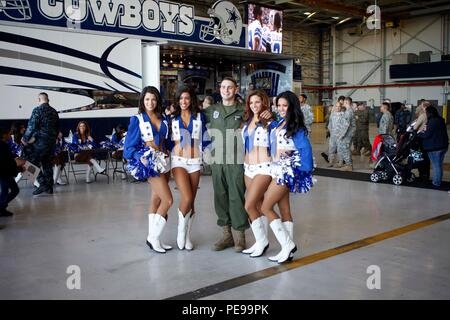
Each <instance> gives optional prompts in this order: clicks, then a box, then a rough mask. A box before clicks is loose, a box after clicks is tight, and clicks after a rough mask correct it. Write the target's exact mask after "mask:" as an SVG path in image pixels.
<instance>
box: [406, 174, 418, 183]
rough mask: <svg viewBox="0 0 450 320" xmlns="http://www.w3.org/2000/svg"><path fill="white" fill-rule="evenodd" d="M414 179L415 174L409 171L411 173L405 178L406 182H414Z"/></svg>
mask: <svg viewBox="0 0 450 320" xmlns="http://www.w3.org/2000/svg"><path fill="white" fill-rule="evenodd" d="M415 180H416V175H415V174H414V173H412V172H411V174H410V175H409V178H408V179H406V181H408V182H410V183H411V182H414V181H415Z"/></svg>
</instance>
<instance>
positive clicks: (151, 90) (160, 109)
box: [139, 86, 164, 118]
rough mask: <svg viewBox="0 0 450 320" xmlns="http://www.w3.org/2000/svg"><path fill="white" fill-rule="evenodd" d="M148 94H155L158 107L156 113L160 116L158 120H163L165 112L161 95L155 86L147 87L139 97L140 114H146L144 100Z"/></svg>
mask: <svg viewBox="0 0 450 320" xmlns="http://www.w3.org/2000/svg"><path fill="white" fill-rule="evenodd" d="M147 93H150V94H153V95H154V96H155V97H156V101H157V105H156V108H155V110H154V112H155V114H156V115H157V116H158V118H161V117H162V114H163V112H164V108H163V104H162V99H161V94H160V93H159V90H158V89H156V88H155V87H153V86H147V87H145V88H144V89H142V92H141V95H140V96H139V113H145V112H146V111H145V106H144V98H145V95H146V94H147Z"/></svg>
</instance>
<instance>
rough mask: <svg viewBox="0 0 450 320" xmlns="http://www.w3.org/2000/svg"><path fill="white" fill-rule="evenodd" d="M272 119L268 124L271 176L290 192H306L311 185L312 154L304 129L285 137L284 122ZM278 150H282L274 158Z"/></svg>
mask: <svg viewBox="0 0 450 320" xmlns="http://www.w3.org/2000/svg"><path fill="white" fill-rule="evenodd" d="M283 122H284V119H282V120H281V121H274V122H272V123H271V124H270V130H271V131H270V152H271V156H272V159H274V160H273V162H272V168H271V170H272V171H271V173H272V178H273V179H276V182H277V184H279V185H285V186H286V187H287V188H288V189H289V191H290V192H294V193H296V192H298V193H306V192H308V191H309V190H310V189H311V187H312V186H313V178H312V171H313V154H312V147H311V143H310V142H309V139H308V137H307V135H306V131H305V129H300V130H299V131H297V132H296V133H295V134H294V135H293V136H292V137H290V138H286V137H285V134H286V128H285V126H286V125H285V124H284V125H283V128H282V129H281V130H279V131H278V132H277V128H278V127H279V126H280V125H282V124H283ZM277 150H278V151H283V153H285V154H282V155H281V156H280V158H279V159H277V160H275V159H276V155H277Z"/></svg>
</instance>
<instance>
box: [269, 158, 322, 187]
mask: <svg viewBox="0 0 450 320" xmlns="http://www.w3.org/2000/svg"><path fill="white" fill-rule="evenodd" d="M279 166H280V169H279V170H280V171H279V174H278V177H277V184H279V185H285V186H286V187H287V188H288V189H289V191H290V192H294V193H307V192H308V191H309V190H311V188H312V186H313V177H312V172H311V171H303V170H301V157H300V153H299V152H298V151H295V152H294V153H293V154H292V155H291V156H283V155H282V156H281V157H280V160H279Z"/></svg>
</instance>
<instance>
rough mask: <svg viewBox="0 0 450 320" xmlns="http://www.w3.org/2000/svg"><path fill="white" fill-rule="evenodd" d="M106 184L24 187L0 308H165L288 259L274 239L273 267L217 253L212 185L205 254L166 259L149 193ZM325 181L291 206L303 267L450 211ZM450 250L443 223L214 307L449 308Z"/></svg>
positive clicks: (387, 189)
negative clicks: (26, 303) (150, 233)
mask: <svg viewBox="0 0 450 320" xmlns="http://www.w3.org/2000/svg"><path fill="white" fill-rule="evenodd" d="M99 179H100V181H98V182H96V183H93V184H89V185H86V184H84V183H82V182H79V183H78V184H74V183H72V184H70V185H68V186H58V187H57V188H56V192H55V194H54V195H47V196H41V197H34V198H33V197H32V196H31V192H32V188H31V186H26V185H22V192H21V194H20V195H19V197H18V199H17V200H15V201H14V202H13V203H12V204H11V206H10V209H11V211H14V212H15V213H16V215H15V216H14V217H12V218H1V219H0V225H1V226H2V227H1V230H0V257H1V258H0V259H1V263H0V299H163V298H168V297H172V296H175V295H179V294H183V293H185V292H189V291H192V290H196V289H199V288H203V287H205V286H209V285H214V284H216V283H218V282H221V281H226V280H228V279H231V278H235V277H238V276H242V275H246V274H250V273H253V272H255V271H259V270H263V269H266V268H268V267H272V266H274V265H276V264H274V263H272V262H270V261H269V260H267V258H266V256H267V255H272V254H275V253H276V252H277V251H278V250H279V246H278V244H277V242H276V240H275V239H274V237H273V234H272V233H271V232H270V243H271V247H270V248H269V250H268V252H267V253H266V256H265V257H261V258H257V259H252V258H249V257H248V256H245V255H243V254H238V253H235V252H234V251H233V250H232V249H228V250H225V251H223V252H214V251H212V250H211V249H210V248H211V246H212V244H213V243H214V242H215V241H216V240H217V239H218V237H219V236H220V233H221V230H220V229H219V228H218V227H217V226H216V217H215V214H214V211H213V204H212V201H211V199H212V183H211V178H210V177H208V176H204V177H202V179H201V184H200V190H199V197H198V199H197V202H196V206H197V208H198V209H197V210H198V217H197V220H196V223H195V225H194V227H193V232H192V238H193V241H194V242H195V245H196V248H195V250H194V251H192V252H187V251H179V250H178V249H174V250H172V251H170V252H168V253H167V254H165V255H161V254H156V253H154V252H151V251H150V250H149V249H148V247H147V246H146V245H145V237H146V234H147V216H146V212H147V205H148V192H149V189H148V186H147V185H146V184H144V183H127V182H125V181H119V182H118V181H116V182H115V183H111V184H109V185H107V184H106V182H105V180H104V177H100V178H99ZM317 179H318V183H317V185H316V187H315V188H314V191H313V192H311V193H309V194H307V195H297V196H294V197H293V198H292V200H291V203H292V208H293V210H292V211H293V214H294V219H295V237H296V243H297V244H298V246H299V247H300V250H299V252H297V253H296V257H295V258H296V259H297V258H301V257H304V256H308V255H311V254H313V253H316V252H320V251H323V250H327V249H330V248H335V247H337V246H340V245H343V244H347V243H349V242H352V241H356V240H359V239H362V238H365V237H368V236H372V235H375V234H378V233H381V232H385V231H388V230H392V229H395V228H398V227H401V226H405V225H408V224H412V223H415V222H417V221H420V220H424V219H429V218H432V217H435V216H437V215H441V214H444V213H448V212H450V199H449V197H450V195H449V194H448V193H446V192H442V191H434V190H424V189H416V188H405V187H395V186H392V185H378V184H372V183H369V182H359V181H350V180H339V179H333V178H324V177H317ZM171 185H172V189H173V186H174V182H173V181H171ZM343 190H345V191H343ZM174 200H175V205H176V203H178V192H175V193H174ZM170 215H171V216H170V218H169V222H168V224H167V227H166V229H165V230H164V236H163V239H164V240H165V241H166V242H167V243H169V244H171V245H173V246H176V223H177V221H176V218H175V207H173V208H172V209H171V210H170ZM247 235H248V242H249V244H252V243H253V235H252V234H251V232H250V231H247ZM449 242H450V222H449V221H444V222H440V223H437V224H435V225H432V226H429V227H426V228H423V229H420V230H417V231H414V232H411V233H407V234H405V235H402V236H399V237H396V238H392V239H389V240H385V241H382V242H379V243H376V244H374V245H371V246H368V247H364V248H361V249H358V250H354V251H351V252H348V253H345V254H342V255H338V256H335V257H332V258H329V259H326V260H322V261H319V262H316V263H313V264H310V265H307V266H304V267H300V268H297V269H294V270H290V271H286V272H284V273H282V274H278V275H275V276H273V277H269V278H266V279H263V280H260V281H256V282H254V283H251V284H247V285H244V286H241V287H237V288H234V289H232V290H228V291H224V292H221V293H219V294H216V295H212V296H207V297H205V299H239V300H240V299H416V298H424V299H450V272H449V271H450V251H449V250H448V243H449ZM70 265H77V266H79V267H80V269H81V290H68V289H67V286H66V281H67V278H68V277H69V274H67V273H66V270H67V268H68V266H70ZM369 265H378V266H379V267H380V268H381V290H368V289H367V287H366V279H367V277H368V276H369V275H368V274H366V269H367V267H368V266H369Z"/></svg>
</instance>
